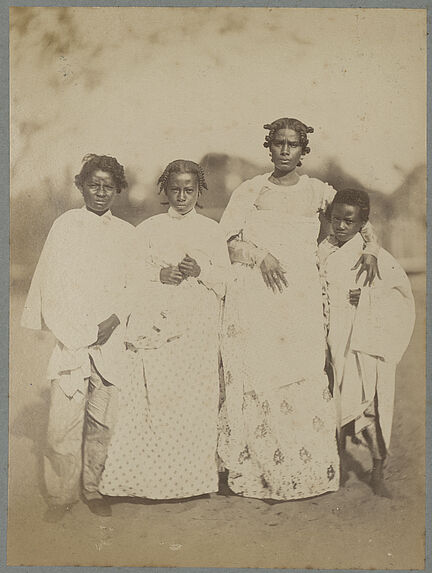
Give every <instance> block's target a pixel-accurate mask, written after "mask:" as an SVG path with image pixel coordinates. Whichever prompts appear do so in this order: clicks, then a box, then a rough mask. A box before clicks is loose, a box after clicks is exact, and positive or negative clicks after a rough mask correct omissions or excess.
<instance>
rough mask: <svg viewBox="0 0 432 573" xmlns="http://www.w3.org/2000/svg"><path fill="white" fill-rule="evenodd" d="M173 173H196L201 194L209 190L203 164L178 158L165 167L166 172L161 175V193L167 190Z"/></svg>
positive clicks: (159, 182)
mask: <svg viewBox="0 0 432 573" xmlns="http://www.w3.org/2000/svg"><path fill="white" fill-rule="evenodd" d="M172 173H194V174H195V175H196V176H197V180H198V187H199V194H200V195H201V193H202V192H203V191H205V190H207V183H206V180H205V177H204V171H203V168H202V167H201V165H199V164H198V163H195V162H194V161H189V160H188V159H176V160H175V161H171V163H169V164H168V165H167V166H166V167H165V169H164V172H163V173H162V175H161V176H160V177H159V180H158V185H159V193H162V191H166V189H167V186H168V180H169V177H170V175H171V174H172Z"/></svg>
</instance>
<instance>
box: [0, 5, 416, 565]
mask: <svg viewBox="0 0 432 573" xmlns="http://www.w3.org/2000/svg"><path fill="white" fill-rule="evenodd" d="M425 14H426V13H425V11H422V10H396V9H392V10H372V9H366V10H357V9H353V10H350V9H342V10H340V9H339V10H338V9H294V8H269V9H264V8H186V9H180V8H120V9H117V8H13V9H12V10H11V55H10V59H11V73H10V77H11V280H12V300H11V304H12V321H11V337H12V338H11V370H10V372H11V408H10V412H11V450H10V451H11V458H10V498H9V512H10V521H9V535H8V538H9V539H8V542H9V563H10V564H24V565H37V564H45V565H59V564H66V565H68V564H70V565H72V564H92V565H93V564H94V565H98V564H99V565H102V564H111V565H144V564H145V565H150V564H152V565H155V564H158V565H170V564H174V565H202V566H206V565H208V566H230V565H232V566H266V567H283V566H285V567H286V566H290V567H306V566H308V565H310V566H313V567H330V568H333V567H337V566H339V567H361V568H374V567H377V568H379V567H382V568H387V567H389V568H405V567H406V568H410V567H411V568H421V567H422V551H423V539H422V535H423V524H424V520H423V517H424V514H423V511H424V497H423V495H424V494H423V492H424V483H423V478H424V459H423V454H424V424H423V419H424V284H425V275H424V270H425V231H426V211H425V174H426V167H425V136H426V119H425V118H426V36H425V34H426V29H425V25H426V18H425ZM282 116H290V117H296V118H298V119H300V120H302V121H304V122H305V123H307V124H308V125H311V126H313V127H314V128H315V133H314V134H312V135H311V136H310V147H311V153H310V154H309V155H308V156H306V157H305V159H304V167H303V168H302V171H303V172H305V173H308V174H310V175H314V176H316V177H319V178H321V179H323V180H325V181H328V182H330V183H332V184H333V185H334V186H335V187H336V188H343V187H344V186H359V187H362V188H365V189H367V190H368V191H371V196H372V202H373V203H372V215H371V219H372V222H373V224H374V226H375V227H376V229H377V232H378V234H379V236H380V239H381V240H382V243H383V245H384V246H386V247H387V248H389V250H391V252H392V253H393V254H394V255H395V256H396V257H397V258H399V259H400V260H401V262H402V263H403V264H404V266H405V267H406V269H407V270H408V271H409V272H410V273H411V274H410V276H411V278H412V281H413V286H414V290H415V294H416V300H417V313H418V317H419V320H418V324H417V330H416V335H415V337H414V339H413V343H412V345H411V347H410V350H409V351H408V353H407V355H406V358H405V359H404V362H403V363H402V364H401V367H400V374H399V378H398V384H399V386H398V388H399V394H398V402H397V407H396V412H397V417H396V421H395V425H396V431H395V432H394V434H395V439H394V444H395V455H394V457H393V458H392V459H393V461H392V462H391V463H392V464H393V466H391V468H390V469H391V470H392V476H393V478H394V480H395V482H394V483H393V486H394V487H395V488H396V490H397V492H398V495H397V499H396V500H392V501H389V500H378V501H377V500H376V499H373V498H372V497H371V494H370V491H369V490H368V488H367V486H366V485H365V483H364V482H363V481H362V480H361V479H360V478H359V479H358V480H357V481H353V483H352V484H351V489H350V488H345V490H343V491H341V492H338V493H337V494H334V495H333V497H329V496H326V497H322V498H317V499H316V500H313V501H311V500H308V501H304V502H296V503H292V502H291V503H285V504H283V505H276V506H266V505H265V504H263V503H262V502H258V501H254V500H252V501H251V500H242V499H238V498H235V499H234V498H232V499H225V498H222V499H221V498H219V499H217V500H210V501H209V503H207V501H206V502H205V501H204V500H202V502H200V501H193V502H188V503H189V505H188V504H176V505H171V506H170V505H167V504H163V505H156V506H144V507H142V506H137V505H136V504H135V505H133V504H124V505H123V504H122V505H119V506H118V507H117V508H116V510H117V511H118V517H117V519H118V521H116V520H114V519H113V521H112V522H110V524H109V526H107V525H103V526H102V525H100V524H99V523H97V520H96V521H95V519H96V518H94V516H89V515H88V514H87V513H86V510H85V508H80V509H79V510H77V511H76V512H75V516H71V520H70V521H69V522H68V523H66V524H65V525H64V527H63V529H62V528H60V529H58V528H57V529H56V530H55V531H54V530H52V529H50V526H48V525H46V524H45V525H44V524H43V523H40V522H39V521H40V515H39V514H40V513H42V512H43V507H44V504H43V497H42V496H43V491H42V490H41V489H40V488H39V484H38V479H37V472H38V459H39V457H40V448H41V446H42V439H43V431H44V423H45V419H46V390H47V388H48V386H47V383H46V382H44V380H43V377H44V370H45V367H46V362H47V359H48V356H49V352H50V348H51V347H52V340H51V339H50V338H49V336H48V335H45V334H40V335H39V336H37V335H35V334H34V333H31V332H24V331H22V330H21V329H20V328H19V326H18V322H19V315H20V312H21V309H22V304H23V301H24V295H25V291H26V288H27V286H28V281H29V279H30V277H31V274H32V272H33V269H34V266H35V264H36V261H37V259H38V257H39V254H40V250H41V248H42V245H43V242H44V240H45V237H46V234H47V232H48V230H49V228H50V226H51V224H52V222H53V220H54V219H55V218H56V217H57V216H58V215H60V214H61V213H62V212H64V211H65V210H67V209H69V208H71V207H75V206H78V205H80V204H81V202H80V196H79V193H78V191H77V190H76V189H75V187H74V186H73V176H74V175H75V174H76V173H77V172H78V171H79V169H80V165H81V159H82V157H83V156H84V155H85V154H87V153H90V152H93V153H98V154H108V155H114V156H116V157H117V158H118V160H119V161H120V162H121V163H122V164H124V165H125V167H126V170H127V176H128V180H129V183H130V189H129V192H128V193H127V194H122V196H121V197H120V198H119V201H118V204H117V207H116V208H115V209H114V212H115V213H116V214H118V215H119V216H121V217H123V218H125V219H127V220H130V221H131V222H133V223H137V222H139V221H141V220H143V219H144V218H146V217H147V216H149V215H151V214H153V213H155V212H157V211H160V210H162V209H163V207H162V206H161V205H160V197H159V196H158V195H157V188H156V185H155V183H156V180H157V178H158V176H159V175H160V173H161V171H162V169H163V167H164V166H165V165H166V163H168V162H169V161H171V160H173V159H177V158H187V159H192V160H195V161H202V163H203V166H204V167H205V170H206V174H207V179H208V183H209V192H208V193H207V195H206V196H205V197H204V198H203V204H204V213H205V214H207V215H209V216H212V217H214V218H215V219H218V218H219V217H220V214H221V212H222V210H223V208H224V206H225V205H226V202H227V201H228V198H229V194H230V192H231V191H232V190H233V189H234V188H235V187H236V186H237V185H238V184H239V183H240V182H241V181H242V180H244V179H246V178H248V177H251V176H253V175H255V174H256V173H259V172H265V171H267V170H270V167H271V164H270V163H269V161H268V151H267V150H266V149H264V147H263V146H262V142H263V140H264V135H265V133H266V132H265V131H264V130H263V129H262V126H263V124H264V123H269V122H271V121H272V120H274V119H276V118H278V117H282ZM362 455H363V454H362V452H360V454H359V458H360V459H361V460H362ZM364 459H365V460H366V459H367V457H366V458H364ZM364 463H365V464H366V462H364ZM29 468H30V469H29ZM366 469H367V468H366ZM22 470H27V471H26V472H25V473H26V475H28V478H27V479H28V483H27V482H26V486H25V488H23V482H22V480H23V477H22V476H23V471H22ZM395 476H396V477H395ZM200 504H201V505H200ZM28 508H30V509H28ZM342 508H343V511H342ZM80 511H81V513H80ZM183 512H188V516H187V518H186V519H187V523H188V525H187V527H186V526H185V524H184V522H183V521H182V518H181V514H182V513H183ZM194 512H195V514H196V515H195V514H194ZM314 512H315V513H314ZM395 512H396V513H395ZM150 515H151V519H152V524H153V526H154V535H153V537H151V534H150V533H149V532H147V531H146V533H145V537H146V541H145V543H144V544H140V543H138V544H137V540H136V539H135V540H134V541H133V543H132V542H131V540H130V538H129V537H128V536H127V535H126V532H127V531H128V529H127V526H128V525H131V524H133V525H134V529H133V530H134V531H135V532H136V531H137V528H138V529H139V530H140V527H141V525H142V527H144V529H145V530H147V527H148V517H149V516H150ZM194 515H195V517H193V516H194ZM311 515H312V517H310V516H311ZM395 515H397V516H399V517H400V520H402V518H403V520H404V521H405V523H406V525H405V528H404V530H402V529H398V527H400V525H399V522H400V520H399V519H396V520H395ZM191 516H192V517H191ZM239 516H240V517H239ZM242 516H243V517H242ZM305 516H309V517H305ZM184 517H185V516H184ZM293 518H294V520H295V522H296V526H297V529H299V531H300V533H296V532H295V531H294V529H295V528H293V525H292V523H293V522H292V519H293ZM140 519H141V521H139V520H140ZM177 519H179V520H180V521H178V522H177V521H176V520H177ZM191 519H192V521H191ZM193 519H196V520H197V522H196V524H195V528H194V526H193V525H194V524H193ZM167 520H168V521H169V523H168V522H167ZM246 522H247V523H248V524H249V529H248V527H246V528H245V527H244V524H245V523H246ZM267 522H268V523H267ZM145 524H147V525H146V526H145ZM408 524H410V525H408ZM159 526H160V531H158V527H159ZM101 527H102V529H101ZM103 527H104V528H105V529H103ZM182 527H186V533H185V535H186V537H187V539H188V540H189V541H190V544H189V546H188V543H186V542H185V540H184V539H183V538H182V540H181V541H178V540H177V541H178V542H177V541H176V539H177V538H176V535H178V531H179V530H180V529H182ZM213 527H216V530H214V529H212V528H213ZM28 528H31V530H33V529H34V528H36V529H38V531H39V535H38V536H36V538H32V537H31V536H30V538H31V539H32V541H29V540H28V539H29V529H28ZM51 528H52V526H51ZM68 528H70V529H68ZM110 528H112V531H111V532H110V531H109V529H110ZM407 528H408V530H407ZM64 529H66V531H65V530H64ZM156 531H158V533H156ZM215 531H218V532H221V534H220V536H219V538H218V536H217V535H216V533H215ZM296 531H297V530H296ZM311 532H313V547H310V545H309V543H310V535H311ZM329 532H330V533H329ZM343 532H345V533H343ZM201 533H202V534H203V535H204V534H205V535H204V537H203V538H202V539H201V538H200V534H201ZM141 534H142V535H144V532H143V531H142V530H140V535H141ZM53 535H54V536H55V538H56V545H57V547H58V550H55V551H54V552H53V551H52V544H51V543H49V542H48V540H49V539H50V538H52V536H53ZM80 535H82V536H84V538H85V539H86V540H88V539H90V540H91V541H90V542H88V541H87V542H86V541H83V539H81V537H80ZM328 535H331V538H332V539H335V541H334V544H333V548H332V546H330V547H329V545H328ZM344 535H347V537H345V536H344ZM148 536H150V537H151V538H150V539H149V538H148ZM170 536H171V537H170ZM188 536H189V537H188ZM165 537H166V538H167V540H166V541H164V539H165ZM26 538H27V541H24V540H25V539H26ZM158 539H161V540H162V541H158ZM170 539H171V540H174V541H172V543H170V541H169V540H170ZM305 539H309V542H308V543H307V544H306V545H304V541H305ZM261 540H262V541H263V543H261ZM248 543H249V545H250V544H252V545H251V546H250V547H249V549H248V551H246V550H245V551H242V550H240V549H239V547H242V546H246V545H248ZM347 543H348V544H349V547H350V549H351V550H350V552H348V553H347V552H346V551H345V548H346V544H347ZM75 544H76V546H75ZM209 544H210V545H209ZM386 544H387V545H386ZM178 545H180V546H181V547H180V548H178V549H176V548H174V549H171V546H173V547H177V546H178ZM261 545H262V547H261ZM281 545H282V546H283V549H282V547H281ZM98 547H99V548H98ZM102 547H103V548H104V550H103V551H102V550H101V548H102ZM132 547H133V550H132ZM83 548H84V549H83ZM276 548H278V549H277V550H276ZM201 550H202V551H203V553H201Z"/></svg>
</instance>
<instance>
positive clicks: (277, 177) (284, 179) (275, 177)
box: [270, 169, 300, 185]
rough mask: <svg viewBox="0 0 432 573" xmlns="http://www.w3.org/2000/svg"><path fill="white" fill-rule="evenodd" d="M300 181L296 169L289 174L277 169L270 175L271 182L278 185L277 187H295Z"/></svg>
mask: <svg viewBox="0 0 432 573" xmlns="http://www.w3.org/2000/svg"><path fill="white" fill-rule="evenodd" d="M299 179H300V176H299V174H298V173H297V171H296V170H295V169H293V170H292V171H289V172H288V173H284V172H282V171H278V170H277V169H275V170H274V171H273V173H272V174H271V175H270V180H271V181H272V182H273V183H276V185H295V184H296V183H297V182H298V180H299Z"/></svg>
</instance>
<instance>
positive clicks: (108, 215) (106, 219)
mask: <svg viewBox="0 0 432 573" xmlns="http://www.w3.org/2000/svg"><path fill="white" fill-rule="evenodd" d="M82 210H83V211H84V212H85V213H88V214H89V216H90V217H97V218H98V219H99V220H100V221H102V222H103V223H108V222H109V221H112V218H113V214H112V213H111V211H110V210H109V209H108V211H106V212H105V213H104V214H103V215H97V214H96V213H93V211H89V210H88V209H87V207H86V206H85V205H83V206H82Z"/></svg>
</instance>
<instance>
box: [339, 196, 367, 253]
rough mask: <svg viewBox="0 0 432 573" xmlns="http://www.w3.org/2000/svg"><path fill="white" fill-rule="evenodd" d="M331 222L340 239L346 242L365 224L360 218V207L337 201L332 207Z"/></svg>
mask: <svg viewBox="0 0 432 573" xmlns="http://www.w3.org/2000/svg"><path fill="white" fill-rule="evenodd" d="M331 224H332V227H333V232H334V234H335V236H336V238H337V240H338V241H340V242H341V243H346V242H347V241H349V240H350V239H352V238H353V237H354V235H356V234H357V233H358V232H359V231H360V230H361V228H362V227H363V225H364V221H362V220H361V218H360V207H357V205H346V204H345V203H335V204H334V205H333V207H332V213H331Z"/></svg>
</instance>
